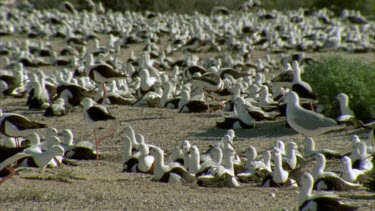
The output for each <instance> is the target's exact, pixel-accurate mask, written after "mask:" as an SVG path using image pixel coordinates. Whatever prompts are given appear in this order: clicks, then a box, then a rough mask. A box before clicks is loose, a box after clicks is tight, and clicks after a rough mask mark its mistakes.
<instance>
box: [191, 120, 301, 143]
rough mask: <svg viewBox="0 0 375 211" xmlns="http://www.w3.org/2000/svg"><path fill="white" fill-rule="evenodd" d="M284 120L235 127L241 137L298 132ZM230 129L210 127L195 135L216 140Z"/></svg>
mask: <svg viewBox="0 0 375 211" xmlns="http://www.w3.org/2000/svg"><path fill="white" fill-rule="evenodd" d="M284 124H285V120H284V121H264V122H259V123H258V124H256V126H255V127H254V128H252V129H235V130H234V131H235V133H236V137H240V138H256V137H280V136H290V135H296V134H298V133H297V132H296V131H294V130H293V129H291V128H287V127H285V126H284ZM227 131H228V130H226V129H220V128H217V127H214V128H210V129H208V130H207V131H205V132H203V133H198V134H195V135H193V137H197V138H199V139H202V140H216V139H218V137H222V136H224V135H225V134H226V133H227Z"/></svg>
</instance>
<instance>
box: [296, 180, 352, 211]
mask: <svg viewBox="0 0 375 211" xmlns="http://www.w3.org/2000/svg"><path fill="white" fill-rule="evenodd" d="M301 184H302V185H301V188H300V192H299V194H298V210H300V211H307V210H309V211H318V210H337V211H339V210H340V211H353V210H357V209H358V207H356V206H354V205H352V204H349V203H345V202H343V201H341V199H340V198H339V197H338V196H337V195H336V194H334V193H332V192H319V193H316V194H312V193H311V192H312V189H313V184H314V179H313V177H312V176H311V174H309V173H304V174H303V175H302V177H301Z"/></svg>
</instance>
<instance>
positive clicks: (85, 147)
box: [58, 128, 96, 160]
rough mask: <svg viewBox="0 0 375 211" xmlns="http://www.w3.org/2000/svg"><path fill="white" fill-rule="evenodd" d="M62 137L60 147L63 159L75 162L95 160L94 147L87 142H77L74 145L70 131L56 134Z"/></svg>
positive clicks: (64, 130) (66, 130) (65, 130)
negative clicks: (62, 150) (62, 149)
mask: <svg viewBox="0 0 375 211" xmlns="http://www.w3.org/2000/svg"><path fill="white" fill-rule="evenodd" d="M58 135H59V136H62V141H61V144H60V145H61V146H62V147H63V148H64V151H65V154H64V156H65V158H68V159H75V160H95V159H96V151H95V149H94V148H95V147H94V145H93V144H92V143H91V142H89V141H79V142H77V143H74V139H73V137H74V135H73V132H72V131H71V130H70V129H67V128H65V129H63V130H61V131H59V132H58Z"/></svg>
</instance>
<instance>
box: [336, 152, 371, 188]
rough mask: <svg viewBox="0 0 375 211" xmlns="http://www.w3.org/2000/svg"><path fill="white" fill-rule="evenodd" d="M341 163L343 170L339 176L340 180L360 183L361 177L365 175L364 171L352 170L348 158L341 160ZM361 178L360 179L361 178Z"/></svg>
mask: <svg viewBox="0 0 375 211" xmlns="http://www.w3.org/2000/svg"><path fill="white" fill-rule="evenodd" d="M341 161H342V163H343V165H344V169H343V171H342V174H341V178H342V179H343V180H345V181H348V182H353V183H356V182H362V178H363V176H364V175H365V174H366V172H367V171H366V170H359V169H353V168H352V160H351V159H350V158H349V157H348V156H344V157H342V158H341ZM361 176H362V178H361Z"/></svg>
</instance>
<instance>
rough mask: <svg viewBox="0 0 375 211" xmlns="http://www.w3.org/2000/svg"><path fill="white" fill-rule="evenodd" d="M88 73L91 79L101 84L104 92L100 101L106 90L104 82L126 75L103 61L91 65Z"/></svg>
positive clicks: (104, 96)
mask: <svg viewBox="0 0 375 211" xmlns="http://www.w3.org/2000/svg"><path fill="white" fill-rule="evenodd" d="M88 75H89V77H90V79H91V80H93V81H95V82H97V83H100V85H101V86H102V88H103V92H104V93H103V98H102V99H103V101H102V103H103V102H104V99H105V98H106V95H107V90H106V87H105V85H104V83H106V82H111V81H113V80H116V79H124V78H126V77H127V76H126V75H123V74H121V73H119V72H116V71H115V70H114V69H113V68H112V67H111V66H110V65H108V64H104V63H100V64H95V65H92V66H91V67H90V68H89V69H88Z"/></svg>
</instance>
